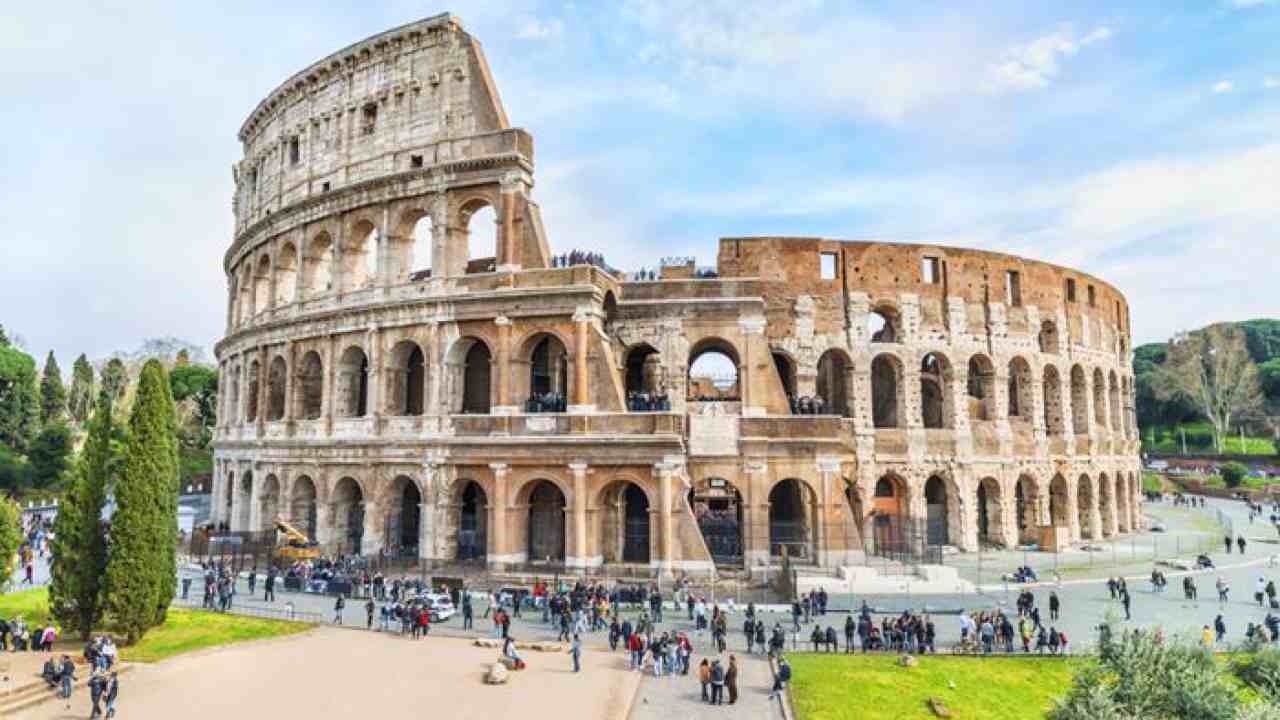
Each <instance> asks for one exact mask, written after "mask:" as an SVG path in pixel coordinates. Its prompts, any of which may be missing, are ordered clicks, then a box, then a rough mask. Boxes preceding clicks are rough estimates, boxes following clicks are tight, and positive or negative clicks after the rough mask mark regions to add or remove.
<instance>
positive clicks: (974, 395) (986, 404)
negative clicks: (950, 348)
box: [965, 353, 996, 421]
mask: <svg viewBox="0 0 1280 720" xmlns="http://www.w3.org/2000/svg"><path fill="white" fill-rule="evenodd" d="M965 387H966V389H967V391H968V398H969V400H968V402H969V419H971V420H978V421H983V420H995V419H996V368H995V365H993V364H992V363H991V358H989V357H987V356H986V355H984V354H982V353H977V354H975V355H973V356H972V357H970V358H969V367H968V378H967V381H966V383H965Z"/></svg>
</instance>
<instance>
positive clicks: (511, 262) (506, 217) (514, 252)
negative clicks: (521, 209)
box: [496, 173, 521, 272]
mask: <svg viewBox="0 0 1280 720" xmlns="http://www.w3.org/2000/svg"><path fill="white" fill-rule="evenodd" d="M499 193H500V195H499V205H500V207H499V211H500V212H501V218H500V219H499V223H500V224H499V228H498V237H499V242H498V247H497V248H496V254H497V256H498V257H497V269H498V271H499V272H512V271H515V270H519V269H520V265H521V263H520V260H521V257H520V255H521V253H520V243H519V241H518V238H517V237H516V199H517V198H518V197H519V196H520V195H519V193H520V183H519V180H518V176H516V175H515V174H514V173H512V174H509V175H507V176H506V177H503V178H502V183H501V185H500V186H499Z"/></svg>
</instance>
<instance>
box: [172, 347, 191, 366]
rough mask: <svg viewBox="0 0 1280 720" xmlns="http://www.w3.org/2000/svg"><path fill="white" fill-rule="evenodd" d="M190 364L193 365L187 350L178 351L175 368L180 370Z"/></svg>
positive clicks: (174, 362)
mask: <svg viewBox="0 0 1280 720" xmlns="http://www.w3.org/2000/svg"><path fill="white" fill-rule="evenodd" d="M190 364H191V353H189V352H187V349H186V348H182V349H181V350H179V351H178V354H177V356H176V357H174V359H173V366H174V367H176V368H180V367H184V366H186V365H190Z"/></svg>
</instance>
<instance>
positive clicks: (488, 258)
mask: <svg viewBox="0 0 1280 720" xmlns="http://www.w3.org/2000/svg"><path fill="white" fill-rule="evenodd" d="M461 224H462V226H463V227H465V228H466V229H467V258H468V260H467V272H468V273H485V272H493V271H494V270H496V269H497V259H498V216H497V215H496V214H495V213H494V211H493V207H492V206H491V205H489V204H488V203H487V202H485V201H483V200H473V201H471V202H470V203H468V204H467V205H466V206H464V207H463V209H462V223H461Z"/></svg>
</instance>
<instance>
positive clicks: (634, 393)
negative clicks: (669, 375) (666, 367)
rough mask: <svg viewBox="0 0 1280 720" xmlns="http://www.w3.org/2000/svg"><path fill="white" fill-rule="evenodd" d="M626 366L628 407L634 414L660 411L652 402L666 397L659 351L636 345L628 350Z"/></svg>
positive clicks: (646, 344) (641, 344) (646, 345)
mask: <svg viewBox="0 0 1280 720" xmlns="http://www.w3.org/2000/svg"><path fill="white" fill-rule="evenodd" d="M626 365H627V369H626V373H627V376H626V383H627V407H628V408H629V409H630V410H632V411H633V412H638V411H648V410H651V409H652V410H657V409H660V408H658V407H654V406H653V403H652V401H653V400H660V399H661V398H663V397H665V394H666V387H667V382H666V378H665V377H664V372H663V367H662V358H661V356H659V355H658V351H657V350H654V349H653V346H652V345H650V344H648V343H640V344H639V345H635V346H633V347H631V348H629V349H628V350H627V362H626ZM659 405H661V402H659Z"/></svg>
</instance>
